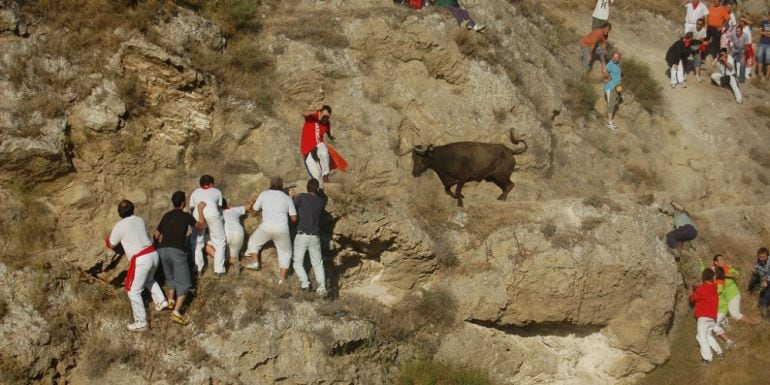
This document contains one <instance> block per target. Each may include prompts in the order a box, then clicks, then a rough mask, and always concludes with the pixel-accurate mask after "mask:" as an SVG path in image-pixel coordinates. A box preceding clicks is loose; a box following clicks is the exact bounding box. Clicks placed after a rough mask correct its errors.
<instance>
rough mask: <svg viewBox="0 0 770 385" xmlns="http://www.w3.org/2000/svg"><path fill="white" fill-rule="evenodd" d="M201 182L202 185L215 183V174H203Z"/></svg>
mask: <svg viewBox="0 0 770 385" xmlns="http://www.w3.org/2000/svg"><path fill="white" fill-rule="evenodd" d="M199 183H200V185H201V187H203V186H208V185H210V184H213V183H214V177H213V176H211V175H208V174H206V175H204V176H202V177H201V179H200V182H199Z"/></svg>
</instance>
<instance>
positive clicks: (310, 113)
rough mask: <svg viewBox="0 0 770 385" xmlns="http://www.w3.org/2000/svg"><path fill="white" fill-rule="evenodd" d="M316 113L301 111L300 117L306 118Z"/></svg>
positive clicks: (314, 111) (313, 111)
mask: <svg viewBox="0 0 770 385" xmlns="http://www.w3.org/2000/svg"><path fill="white" fill-rule="evenodd" d="M316 112H318V109H316V110H305V111H302V116H304V117H306V118H307V117H308V116H311V115H313V114H315V113H316Z"/></svg>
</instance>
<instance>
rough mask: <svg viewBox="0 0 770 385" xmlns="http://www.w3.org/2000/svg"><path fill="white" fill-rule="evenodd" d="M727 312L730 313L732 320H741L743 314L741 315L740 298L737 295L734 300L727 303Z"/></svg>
mask: <svg viewBox="0 0 770 385" xmlns="http://www.w3.org/2000/svg"><path fill="white" fill-rule="evenodd" d="M727 312H728V313H730V317H733V318H734V319H737V320H739V319H741V318H743V314H741V296H740V295H737V296H736V297H735V298H733V299H731V300H730V302H728V303H727Z"/></svg>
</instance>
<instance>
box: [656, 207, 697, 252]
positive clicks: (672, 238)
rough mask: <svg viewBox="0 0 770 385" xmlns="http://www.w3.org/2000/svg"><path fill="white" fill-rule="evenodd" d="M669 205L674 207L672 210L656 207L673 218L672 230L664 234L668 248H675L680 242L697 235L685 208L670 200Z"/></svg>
mask: <svg viewBox="0 0 770 385" xmlns="http://www.w3.org/2000/svg"><path fill="white" fill-rule="evenodd" d="M671 207H673V208H674V211H669V210H666V209H663V208H659V209H658V210H659V211H660V212H662V213H664V214H666V215H670V216H672V217H673V218H674V230H672V231H670V232H669V233H668V234H666V245H667V246H668V247H669V249H673V248H675V247H676V245H677V244H679V243H680V242H686V241H691V240H693V239H695V237H697V236H698V230H697V229H696V228H695V222H693V220H692V218H690V214H689V213H688V212H687V210H685V208H684V207H682V206H681V205H679V204H678V203H676V202H674V201H671Z"/></svg>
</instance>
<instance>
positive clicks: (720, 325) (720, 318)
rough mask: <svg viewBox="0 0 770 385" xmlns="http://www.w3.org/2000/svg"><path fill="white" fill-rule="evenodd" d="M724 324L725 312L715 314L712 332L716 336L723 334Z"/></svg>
mask: <svg viewBox="0 0 770 385" xmlns="http://www.w3.org/2000/svg"><path fill="white" fill-rule="evenodd" d="M726 324H727V314H726V313H719V314H717V321H716V322H715V323H714V334H716V335H718V336H721V335H722V334H725V328H724V326H725V325H726Z"/></svg>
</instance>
